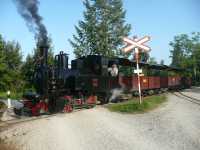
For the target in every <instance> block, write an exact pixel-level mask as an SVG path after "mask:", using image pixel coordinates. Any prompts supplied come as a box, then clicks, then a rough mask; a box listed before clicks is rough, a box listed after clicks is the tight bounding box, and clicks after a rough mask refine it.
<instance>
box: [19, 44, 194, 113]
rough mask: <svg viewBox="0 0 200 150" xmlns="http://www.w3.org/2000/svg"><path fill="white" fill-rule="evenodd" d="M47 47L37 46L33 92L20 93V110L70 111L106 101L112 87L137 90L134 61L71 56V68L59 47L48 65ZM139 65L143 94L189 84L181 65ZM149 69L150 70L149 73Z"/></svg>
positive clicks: (133, 92)
mask: <svg viewBox="0 0 200 150" xmlns="http://www.w3.org/2000/svg"><path fill="white" fill-rule="evenodd" d="M47 51H48V48H47V47H42V48H41V54H40V56H41V57H40V62H39V63H38V65H37V66H36V70H35V76H34V81H35V82H34V83H35V84H34V85H35V88H36V90H37V95H36V94H30V93H29V94H26V95H24V101H23V103H24V108H23V110H25V111H26V112H28V114H31V115H39V114H41V113H46V112H50V113H53V112H60V111H62V112H71V111H72V110H73V109H76V108H83V107H84V108H90V107H93V106H95V105H96V103H97V100H98V101H99V102H100V103H102V104H104V103H108V102H109V100H111V97H112V94H113V93H112V92H113V90H114V89H120V90H123V92H127V93H132V94H135V95H137V94H138V93H137V90H138V84H137V83H138V78H137V76H136V75H134V73H133V69H134V68H135V67H136V63H135V62H134V61H130V60H128V59H124V58H108V57H103V56H100V55H88V56H84V57H81V58H78V59H74V60H72V61H71V68H68V56H67V54H65V53H64V52H62V51H61V52H60V54H58V55H56V56H55V60H54V61H55V62H54V65H53V66H48V64H47ZM113 65H115V66H116V67H117V74H116V75H114V76H113V75H112V74H111V73H110V72H109V69H112V66H113ZM140 66H141V67H142V68H143V70H144V75H143V76H141V77H140V83H141V89H142V93H143V95H147V94H150V93H152V91H154V92H160V91H161V90H163V89H171V88H182V87H186V86H188V87H189V86H190V85H191V80H190V78H187V77H183V76H182V72H183V70H181V69H178V68H172V67H168V66H166V65H149V64H147V63H140ZM152 70H154V74H149V72H152ZM163 72H164V74H163ZM114 99H116V97H115V98H114Z"/></svg>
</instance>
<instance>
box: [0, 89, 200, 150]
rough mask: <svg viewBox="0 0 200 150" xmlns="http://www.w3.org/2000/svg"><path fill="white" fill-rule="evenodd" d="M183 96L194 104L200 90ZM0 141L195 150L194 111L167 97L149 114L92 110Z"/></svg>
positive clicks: (198, 135) (78, 148)
mask: <svg viewBox="0 0 200 150" xmlns="http://www.w3.org/2000/svg"><path fill="white" fill-rule="evenodd" d="M185 93H186V94H190V96H192V95H195V97H196V98H199V99H200V89H194V91H193V90H188V91H186V92H185ZM0 137H1V138H2V139H4V140H5V141H6V142H7V143H14V144H15V145H16V146H17V147H18V148H19V149H20V150H200V106H199V105H196V104H194V103H191V102H189V101H186V100H184V99H183V98H181V97H177V96H175V95H173V94H169V95H168V102H166V103H164V104H163V105H162V106H161V107H160V108H158V109H156V110H154V111H151V112H149V113H145V114H134V115H131V114H130V115H127V114H126V115H125V114H120V113H114V112H109V111H108V110H107V109H105V108H103V107H101V106H97V107H96V108H94V109H88V110H81V111H77V112H73V113H70V114H58V115H56V116H52V117H49V118H43V119H40V120H34V121H31V122H25V123H21V124H18V125H15V126H13V127H11V128H8V129H6V130H5V131H2V132H1V133H0Z"/></svg>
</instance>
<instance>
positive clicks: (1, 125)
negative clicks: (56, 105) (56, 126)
mask: <svg viewBox="0 0 200 150" xmlns="http://www.w3.org/2000/svg"><path fill="white" fill-rule="evenodd" d="M81 110H82V109H76V110H74V111H73V112H77V111H81ZM61 115H66V113H55V114H50V115H41V116H34V117H22V118H16V119H12V120H8V121H0V132H1V130H4V129H5V128H7V127H10V126H12V125H16V124H20V123H25V122H30V121H35V120H40V119H48V118H51V117H54V116H61Z"/></svg>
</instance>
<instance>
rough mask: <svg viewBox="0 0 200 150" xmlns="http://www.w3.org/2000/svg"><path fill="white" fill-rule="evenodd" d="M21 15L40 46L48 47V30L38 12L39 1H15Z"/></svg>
mask: <svg viewBox="0 0 200 150" xmlns="http://www.w3.org/2000/svg"><path fill="white" fill-rule="evenodd" d="M14 1H15V2H16V5H17V9H18V12H19V14H20V15H21V16H22V17H23V18H24V20H25V21H26V24H27V26H28V28H29V30H30V31H31V32H33V33H34V34H35V38H36V40H37V41H38V42H39V45H47V41H48V37H47V30H46V27H45V26H44V24H43V23H42V17H41V16H40V15H39V11H38V5H39V2H38V0H14Z"/></svg>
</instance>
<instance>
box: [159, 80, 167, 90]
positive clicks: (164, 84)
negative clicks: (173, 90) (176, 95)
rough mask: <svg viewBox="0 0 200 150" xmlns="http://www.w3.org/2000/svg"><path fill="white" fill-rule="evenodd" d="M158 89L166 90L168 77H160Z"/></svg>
mask: <svg viewBox="0 0 200 150" xmlns="http://www.w3.org/2000/svg"><path fill="white" fill-rule="evenodd" d="M160 87H161V88H168V77H160Z"/></svg>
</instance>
